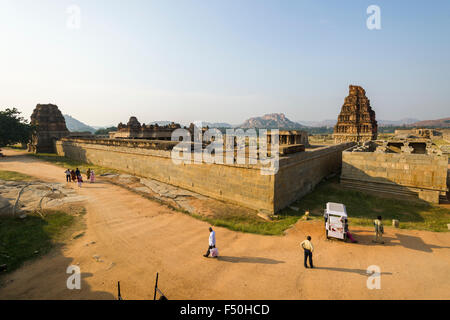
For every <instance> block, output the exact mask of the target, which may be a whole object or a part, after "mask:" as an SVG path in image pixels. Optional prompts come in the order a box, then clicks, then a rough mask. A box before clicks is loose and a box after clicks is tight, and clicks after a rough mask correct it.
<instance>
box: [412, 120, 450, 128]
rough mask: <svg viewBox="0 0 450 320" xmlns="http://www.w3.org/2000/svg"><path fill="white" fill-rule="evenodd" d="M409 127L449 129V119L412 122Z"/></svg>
mask: <svg viewBox="0 0 450 320" xmlns="http://www.w3.org/2000/svg"><path fill="white" fill-rule="evenodd" d="M409 126H410V127H436V128H450V118H442V119H437V120H424V121H419V122H414V123H412V124H410V125H409Z"/></svg>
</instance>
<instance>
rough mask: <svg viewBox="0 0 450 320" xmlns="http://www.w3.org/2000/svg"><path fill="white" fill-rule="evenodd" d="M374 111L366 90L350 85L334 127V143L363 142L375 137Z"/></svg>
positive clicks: (376, 129)
mask: <svg viewBox="0 0 450 320" xmlns="http://www.w3.org/2000/svg"><path fill="white" fill-rule="evenodd" d="M377 131H378V126H377V121H376V120H375V111H373V110H372V108H371V107H370V100H369V99H368V98H367V97H366V91H365V90H364V89H363V88H362V87H360V86H354V85H350V87H349V95H348V96H347V97H346V98H345V101H344V105H343V106H342V109H341V113H340V114H339V116H338V122H337V124H336V125H335V127H334V133H333V138H334V140H335V142H336V143H342V142H364V141H370V140H375V139H376V138H377Z"/></svg>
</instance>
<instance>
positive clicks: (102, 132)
mask: <svg viewBox="0 0 450 320" xmlns="http://www.w3.org/2000/svg"><path fill="white" fill-rule="evenodd" d="M112 131H117V127H109V128H103V129H98V130H97V131H95V134H96V135H99V134H108V133H109V132H112Z"/></svg>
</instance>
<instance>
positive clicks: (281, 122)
mask: <svg viewBox="0 0 450 320" xmlns="http://www.w3.org/2000/svg"><path fill="white" fill-rule="evenodd" d="M237 127H239V128H244V129H248V128H266V129H302V128H304V126H303V125H301V124H300V123H297V122H294V121H291V120H289V119H288V118H286V116H285V115H284V114H283V113H271V114H266V115H264V116H262V117H254V118H250V119H247V120H246V121H245V122H244V123H243V124H241V125H239V126H237Z"/></svg>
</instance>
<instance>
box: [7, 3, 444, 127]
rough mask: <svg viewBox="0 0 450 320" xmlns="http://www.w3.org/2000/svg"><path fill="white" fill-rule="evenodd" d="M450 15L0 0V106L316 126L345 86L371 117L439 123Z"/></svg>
mask: <svg viewBox="0 0 450 320" xmlns="http://www.w3.org/2000/svg"><path fill="white" fill-rule="evenodd" d="M372 4H375V5H378V6H379V7H380V9H381V30H369V29H368V28H367V26H366V20H367V18H368V16H369V15H368V14H367V12H366V10H367V7H368V6H369V5H372ZM72 5H75V6H76V7H75V8H79V9H80V15H79V17H80V20H79V22H80V23H79V25H78V24H76V25H75V26H76V27H75V28H73V27H71V23H72V22H73V20H72V18H73V15H74V11H73V7H71V6H72ZM70 8H71V9H70ZM68 10H69V11H68ZM75 13H76V10H75ZM449 18H450V2H448V1H434V2H433V3H432V4H430V3H427V2H426V1H418V2H414V3H411V2H409V1H395V2H392V1H375V2H373V1H357V2H356V1H355V2H347V1H346V2H327V3H325V2H313V1H282V2H275V1H256V0H247V1H245V2H243V1H236V0H230V1H227V2H218V1H217V2H209V1H208V2H206V1H188V0H186V1H137V0H135V1H128V2H126V3H125V2H123V1H118V0H115V1H105V0H96V1H92V0H91V1H87V0H72V1H66V0H62V1H58V2H55V1H52V0H40V1H31V0H0V24H1V29H0V35H1V36H2V39H3V41H2V43H1V46H2V48H1V49H2V50H1V51H0V67H1V70H2V77H1V80H0V81H1V83H0V85H1V88H2V95H1V99H0V103H1V104H0V109H4V108H7V107H10V108H11V107H16V108H18V109H19V110H20V111H22V112H23V116H24V117H26V118H29V116H30V115H31V112H32V111H33V109H34V108H35V106H36V104H38V103H41V104H47V103H53V104H56V105H58V107H59V108H60V110H61V112H62V113H63V114H68V115H71V116H72V117H74V118H76V119H77V120H80V121H82V122H84V123H86V124H88V125H91V126H109V125H117V124H118V123H119V122H126V121H127V120H128V119H129V117H130V116H131V115H134V116H136V117H137V118H138V119H139V121H141V122H145V123H149V122H152V121H164V120H167V121H174V122H179V123H189V122H193V121H198V120H203V121H207V122H227V123H230V124H239V123H242V122H243V121H244V120H246V119H248V118H250V117H255V116H262V115H264V114H268V113H284V114H285V115H286V116H287V117H288V118H289V119H290V120H292V121H321V120H327V119H335V118H336V119H337V116H338V114H339V111H340V109H341V106H342V104H343V102H344V98H345V97H346V96H347V95H348V86H349V85H350V84H355V85H360V86H362V87H364V89H365V90H366V93H367V97H368V98H369V99H370V100H371V105H372V108H373V109H374V111H375V112H376V115H377V119H383V120H399V119H403V118H417V119H420V120H428V119H439V118H445V117H449V116H450V112H449V110H450V107H449V105H450V104H449V97H448V88H449V87H450V80H449V76H448V75H449V74H450V61H449V56H448V52H449V51H450V50H449V49H450V42H449V41H448V40H445V39H448V34H449V31H450V19H449ZM68 22H69V25H68ZM78 26H79V28H78Z"/></svg>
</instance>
